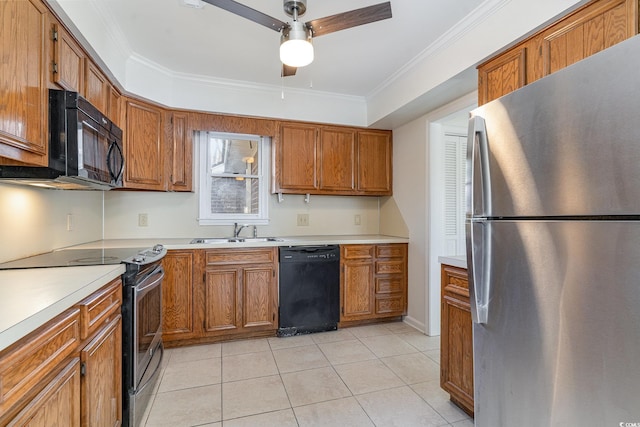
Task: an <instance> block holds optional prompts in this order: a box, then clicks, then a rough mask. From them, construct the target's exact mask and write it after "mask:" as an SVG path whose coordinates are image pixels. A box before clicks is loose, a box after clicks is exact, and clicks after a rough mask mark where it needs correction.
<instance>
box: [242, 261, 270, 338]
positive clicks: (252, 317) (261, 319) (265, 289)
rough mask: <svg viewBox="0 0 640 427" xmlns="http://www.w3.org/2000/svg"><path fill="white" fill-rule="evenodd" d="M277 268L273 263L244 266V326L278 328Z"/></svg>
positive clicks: (247, 328) (254, 328) (248, 327)
mask: <svg viewBox="0 0 640 427" xmlns="http://www.w3.org/2000/svg"><path fill="white" fill-rule="evenodd" d="M276 292H277V285H276V280H275V269H274V267H273V266H271V265H266V266H254V267H246V268H243V271H242V328H243V329H246V330H258V329H276V328H277V327H278V321H277V319H276V311H277V295H276Z"/></svg>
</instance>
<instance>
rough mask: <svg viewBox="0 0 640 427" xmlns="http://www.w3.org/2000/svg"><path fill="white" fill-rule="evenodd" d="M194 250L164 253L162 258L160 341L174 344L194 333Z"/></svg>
mask: <svg viewBox="0 0 640 427" xmlns="http://www.w3.org/2000/svg"><path fill="white" fill-rule="evenodd" d="M194 265H195V253H194V251H168V252H167V255H166V256H165V257H164V258H163V259H162V266H163V267H164V271H165V276H164V280H163V281H162V339H163V341H166V342H169V341H178V340H181V339H185V338H191V337H192V336H193V334H194V306H193V268H194Z"/></svg>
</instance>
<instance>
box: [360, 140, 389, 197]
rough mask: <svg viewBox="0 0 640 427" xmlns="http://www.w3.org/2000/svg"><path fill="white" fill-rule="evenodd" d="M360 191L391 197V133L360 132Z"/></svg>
mask: <svg viewBox="0 0 640 427" xmlns="http://www.w3.org/2000/svg"><path fill="white" fill-rule="evenodd" d="M357 188H358V191H360V192H363V193H365V194H367V195H372V196H373V195H377V196H384V195H387V196H390V195H391V133H390V132H373V131H361V132H358V184H357Z"/></svg>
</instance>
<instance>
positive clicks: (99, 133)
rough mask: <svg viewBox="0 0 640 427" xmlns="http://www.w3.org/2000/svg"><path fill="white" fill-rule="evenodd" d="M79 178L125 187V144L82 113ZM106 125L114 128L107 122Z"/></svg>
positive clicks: (80, 117)
mask: <svg viewBox="0 0 640 427" xmlns="http://www.w3.org/2000/svg"><path fill="white" fill-rule="evenodd" d="M77 114H78V122H77V123H78V128H77V147H78V152H77V163H76V164H77V167H78V170H77V175H78V177H81V178H85V179H87V180H91V181H98V182H101V183H105V184H111V185H113V186H116V187H118V186H122V169H123V166H124V155H123V153H122V142H121V141H119V140H118V139H116V137H114V135H112V134H111V133H110V132H109V130H108V129H107V128H106V127H104V126H103V124H102V123H98V122H97V121H96V120H95V118H93V117H90V116H89V115H88V114H86V113H85V112H84V111H82V110H80V109H78V110H77ZM105 122H106V123H105V125H110V123H109V122H107V121H106V120H105Z"/></svg>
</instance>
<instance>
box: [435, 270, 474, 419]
mask: <svg viewBox="0 0 640 427" xmlns="http://www.w3.org/2000/svg"><path fill="white" fill-rule="evenodd" d="M441 280H442V283H441V286H442V307H441V316H442V320H441V325H440V327H441V332H440V386H441V387H442V388H443V389H444V390H445V391H447V392H448V393H449V395H450V396H451V401H452V402H454V403H455V404H456V405H458V406H459V407H460V408H462V409H463V410H464V411H465V412H466V413H468V414H469V415H471V416H473V335H472V332H473V331H472V329H473V328H472V322H471V306H470V304H469V281H468V279H467V270H466V269H464V268H459V267H454V266H450V265H444V264H443V265H442V266H441Z"/></svg>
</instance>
